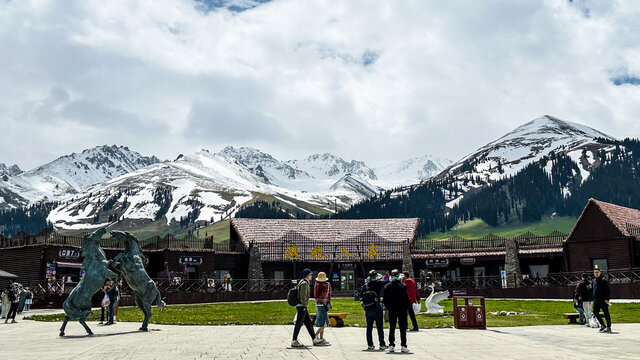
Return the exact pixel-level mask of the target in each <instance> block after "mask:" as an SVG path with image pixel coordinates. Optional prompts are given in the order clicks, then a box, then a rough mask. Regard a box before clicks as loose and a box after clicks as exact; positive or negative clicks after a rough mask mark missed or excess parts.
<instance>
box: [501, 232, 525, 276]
mask: <svg viewBox="0 0 640 360" xmlns="http://www.w3.org/2000/svg"><path fill="white" fill-rule="evenodd" d="M505 245H506V254H505V257H504V270H505V275H506V277H507V287H508V288H514V287H518V284H519V283H520V281H521V280H522V272H521V271H520V259H518V249H519V247H520V246H519V244H518V241H516V240H515V239H507V240H506V241H505Z"/></svg>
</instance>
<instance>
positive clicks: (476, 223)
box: [426, 216, 577, 240]
mask: <svg viewBox="0 0 640 360" xmlns="http://www.w3.org/2000/svg"><path fill="white" fill-rule="evenodd" d="M576 220H577V219H576V218H573V217H569V216H556V217H553V218H550V217H546V218H543V219H542V221H540V222H536V223H521V222H513V223H509V224H506V225H504V226H500V227H493V226H489V225H487V223H485V222H484V221H482V220H480V219H474V220H471V221H467V222H466V223H465V222H461V223H460V224H458V225H457V226H455V227H454V228H453V229H451V230H449V231H447V232H433V233H431V234H429V235H427V236H426V238H429V239H434V240H445V239H448V238H450V237H452V236H454V235H457V236H460V237H462V238H465V239H478V238H481V237H483V236H485V235H488V234H494V235H498V236H504V237H515V236H518V235H522V234H524V233H526V232H527V231H530V232H532V233H534V234H537V235H547V234H549V233H550V232H552V231H554V230H558V231H560V232H562V233H569V232H570V231H571V229H573V226H574V225H575V223H576Z"/></svg>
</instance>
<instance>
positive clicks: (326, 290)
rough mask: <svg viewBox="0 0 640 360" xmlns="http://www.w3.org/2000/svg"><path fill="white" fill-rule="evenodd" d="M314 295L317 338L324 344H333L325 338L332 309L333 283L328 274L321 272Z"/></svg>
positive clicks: (314, 288)
mask: <svg viewBox="0 0 640 360" xmlns="http://www.w3.org/2000/svg"><path fill="white" fill-rule="evenodd" d="M313 297H314V298H315V299H316V326H317V327H319V328H318V330H317V331H316V338H317V339H320V341H321V343H322V345H331V344H330V343H329V342H328V341H327V340H326V339H325V338H324V329H326V327H327V326H328V325H329V310H331V284H330V283H329V279H328V278H327V274H325V273H324V272H322V271H321V272H319V273H318V277H316V282H315V285H314V287H313Z"/></svg>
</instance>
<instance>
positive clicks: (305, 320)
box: [293, 306, 316, 340]
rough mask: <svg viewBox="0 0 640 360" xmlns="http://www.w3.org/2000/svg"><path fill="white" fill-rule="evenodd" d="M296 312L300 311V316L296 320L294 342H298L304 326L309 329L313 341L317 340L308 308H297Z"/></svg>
mask: <svg viewBox="0 0 640 360" xmlns="http://www.w3.org/2000/svg"><path fill="white" fill-rule="evenodd" d="M296 310H297V311H298V315H297V318H296V325H295V326H294V328H293V340H298V334H299V333H300V329H301V328H302V325H303V324H304V326H305V327H306V328H307V331H308V332H309V335H310V336H311V338H312V339H315V338H316V333H315V332H314V331H313V324H312V323H311V317H309V311H307V307H306V306H296Z"/></svg>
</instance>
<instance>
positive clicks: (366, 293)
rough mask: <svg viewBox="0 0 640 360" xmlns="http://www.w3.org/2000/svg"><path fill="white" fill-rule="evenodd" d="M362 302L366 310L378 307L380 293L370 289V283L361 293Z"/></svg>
mask: <svg viewBox="0 0 640 360" xmlns="http://www.w3.org/2000/svg"><path fill="white" fill-rule="evenodd" d="M360 303H361V304H362V308H363V309H365V310H373V309H375V308H376V304H377V303H378V294H377V293H376V292H375V291H373V290H370V289H369V285H368V284H365V286H364V288H363V289H362V294H360Z"/></svg>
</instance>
